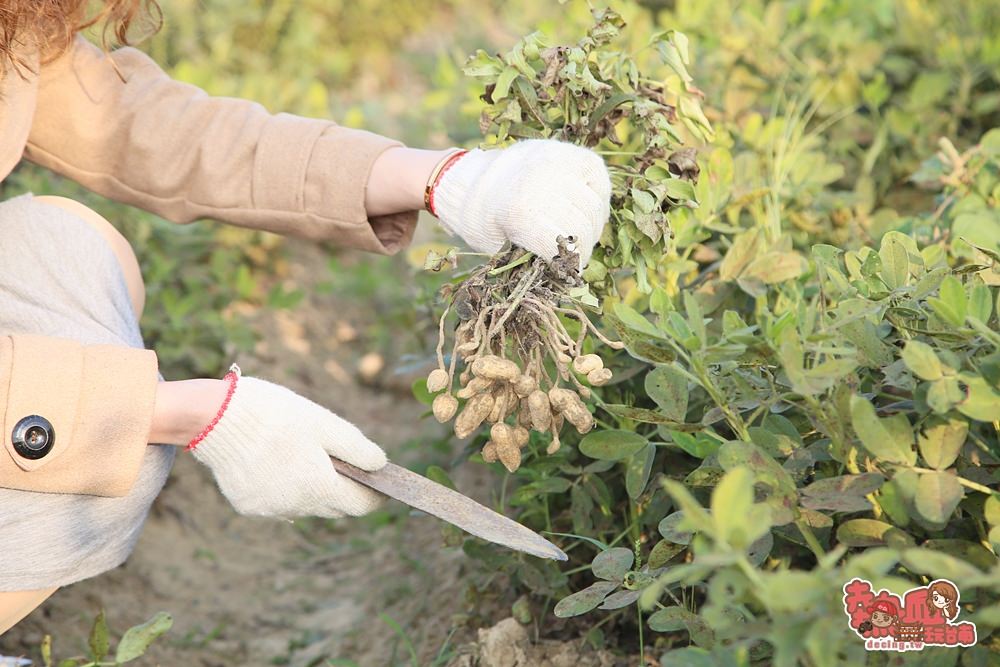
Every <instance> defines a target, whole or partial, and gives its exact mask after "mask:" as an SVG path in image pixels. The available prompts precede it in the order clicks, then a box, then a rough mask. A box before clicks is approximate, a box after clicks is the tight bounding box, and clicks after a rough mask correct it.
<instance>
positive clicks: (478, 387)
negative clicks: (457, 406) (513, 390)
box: [456, 377, 493, 398]
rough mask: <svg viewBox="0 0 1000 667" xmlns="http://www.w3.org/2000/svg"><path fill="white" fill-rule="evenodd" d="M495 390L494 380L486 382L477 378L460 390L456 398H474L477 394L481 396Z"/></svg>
mask: <svg viewBox="0 0 1000 667" xmlns="http://www.w3.org/2000/svg"><path fill="white" fill-rule="evenodd" d="M492 388H493V380H486V379H483V378H479V377H475V378H472V379H471V380H469V384H467V385H465V386H464V387H462V388H461V389H459V390H458V393H457V394H456V396H458V397H459V398H472V397H473V396H475V395H476V394H481V393H483V392H485V391H489V390H490V389H492Z"/></svg>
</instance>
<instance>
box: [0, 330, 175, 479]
mask: <svg viewBox="0 0 1000 667" xmlns="http://www.w3.org/2000/svg"><path fill="white" fill-rule="evenodd" d="M158 382H159V374H158V370H157V359H156V354H155V353H154V352H153V351H152V350H144V349H136V348H131V347H126V346H117V345H83V344H81V343H79V342H77V341H74V340H70V339H65V338H57V337H51V336H37V335H30V334H15V335H8V336H0V424H2V427H3V431H2V436H3V449H4V451H3V452H0V487H2V488H7V489H20V490H24V491H39V492H47V493H74V494H88V495H97V496H124V495H127V494H128V492H129V491H130V490H131V488H132V486H133V484H134V483H135V480H136V479H137V478H138V475H139V470H140V467H141V465H142V459H143V456H144V455H145V453H146V449H147V444H148V437H149V432H150V428H151V426H152V419H153V412H154V409H155V401H156V388H157V383H158ZM25 429H28V431H29V434H30V432H33V433H34V436H33V437H31V438H30V439H29V438H25V437H24V435H25ZM29 440H30V442H31V443H32V445H33V446H32V447H25V446H24V445H23V444H22V445H21V446H20V447H19V446H18V443H19V442H20V443H24V442H26V441H29Z"/></svg>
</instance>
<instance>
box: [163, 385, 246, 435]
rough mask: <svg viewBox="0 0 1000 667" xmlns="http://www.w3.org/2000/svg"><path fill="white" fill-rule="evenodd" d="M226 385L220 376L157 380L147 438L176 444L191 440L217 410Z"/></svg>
mask: <svg viewBox="0 0 1000 667" xmlns="http://www.w3.org/2000/svg"><path fill="white" fill-rule="evenodd" d="M227 389H228V386H227V384H226V383H225V382H223V381H222V380H209V379H197V380H180V381H174V382H160V383H159V385H157V387H156V405H155V407H154V409H153V421H152V425H151V426H150V430H149V442H151V443H157V444H161V445H176V446H178V447H179V446H183V445H186V444H187V443H189V442H191V440H192V439H193V438H194V437H195V436H196V435H198V434H199V433H200V432H201V430H202V429H203V428H205V426H206V425H207V424H208V423H209V422H211V421H212V418H213V417H215V415H216V414H217V413H218V411H219V407H220V406H221V405H222V403H223V401H224V400H225V398H226V390H227Z"/></svg>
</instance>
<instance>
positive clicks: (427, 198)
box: [424, 148, 469, 216]
mask: <svg viewBox="0 0 1000 667" xmlns="http://www.w3.org/2000/svg"><path fill="white" fill-rule="evenodd" d="M468 152H469V151H468V150H467V149H465V148H462V149H460V150H457V151H455V152H454V153H452V154H451V155H449V156H448V157H447V158H445V159H444V160H442V161H441V162H440V163H438V166H437V167H435V169H434V171H433V172H431V177H430V179H429V180H428V182H427V187H425V188H424V208H426V209H427V211H428V212H429V213H430V214H431V215H433V216H437V213H435V212H434V188H436V187H437V184H438V182H439V181H440V180H441V176H443V175H444V172H446V171H448V169H449V168H450V167H451V165H453V164H455V162H456V161H457V160H458V158H460V157H462V156H463V155H465V154H466V153H468Z"/></svg>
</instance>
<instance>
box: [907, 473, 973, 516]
mask: <svg viewBox="0 0 1000 667" xmlns="http://www.w3.org/2000/svg"><path fill="white" fill-rule="evenodd" d="M962 495H963V492H962V485H961V484H959V483H958V478H957V477H956V476H955V475H952V474H950V473H947V472H940V471H935V472H925V473H922V474H921V475H920V479H918V480H917V493H916V497H915V499H914V506H915V507H916V509H917V511H918V512H919V513H920V516H922V517H923V518H925V519H927V520H928V521H930V522H931V523H934V524H944V523H946V522H947V521H948V517H950V516H951V513H952V512H954V511H955V508H956V507H957V506H958V503H959V502H960V501H961V500H962Z"/></svg>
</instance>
